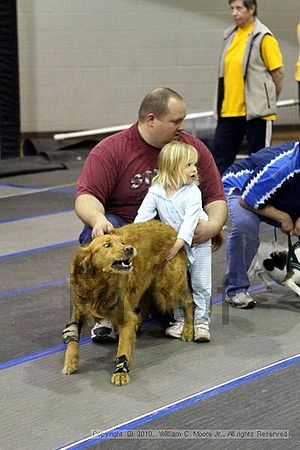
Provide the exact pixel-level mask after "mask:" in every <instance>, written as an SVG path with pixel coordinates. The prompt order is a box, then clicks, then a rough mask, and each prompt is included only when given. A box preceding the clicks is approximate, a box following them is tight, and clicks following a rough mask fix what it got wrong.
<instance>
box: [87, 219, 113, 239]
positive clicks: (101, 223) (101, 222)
mask: <svg viewBox="0 0 300 450" xmlns="http://www.w3.org/2000/svg"><path fill="white" fill-rule="evenodd" d="M113 228H114V227H113V225H112V224H111V223H110V222H109V221H108V220H107V219H106V217H105V216H102V215H101V216H99V217H98V218H97V220H96V223H95V225H94V227H93V229H92V238H93V239H94V238H95V237H97V236H103V235H104V234H108V233H109V232H110V231H112V230H113Z"/></svg>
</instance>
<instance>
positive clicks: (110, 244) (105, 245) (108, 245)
mask: <svg viewBox="0 0 300 450" xmlns="http://www.w3.org/2000/svg"><path fill="white" fill-rule="evenodd" d="M103 247H105V248H107V247H112V243H111V242H105V244H104V245H103Z"/></svg>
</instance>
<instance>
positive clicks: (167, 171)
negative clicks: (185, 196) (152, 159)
mask: <svg viewBox="0 0 300 450" xmlns="http://www.w3.org/2000/svg"><path fill="white" fill-rule="evenodd" d="M197 161H198V152H197V150H196V149H195V147H193V146H192V145H189V144H186V143H185V142H180V141H174V142H170V143H169V144H166V145H165V146H164V147H163V148H162V149H161V151H160V153H159V156H158V173H157V175H156V176H155V177H154V178H153V180H152V183H153V184H161V185H162V186H163V187H164V188H165V189H166V188H169V189H179V188H181V187H182V186H183V185H184V184H187V182H188V180H187V178H186V175H185V173H184V169H185V166H186V164H187V163H188V162H195V163H196V162H197Z"/></svg>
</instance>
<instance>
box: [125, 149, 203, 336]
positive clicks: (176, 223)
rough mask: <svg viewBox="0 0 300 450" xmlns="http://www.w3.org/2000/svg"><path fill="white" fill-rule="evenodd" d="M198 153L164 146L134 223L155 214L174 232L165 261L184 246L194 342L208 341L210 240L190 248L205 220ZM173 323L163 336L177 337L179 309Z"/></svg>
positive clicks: (180, 312)
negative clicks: (174, 240) (190, 295)
mask: <svg viewBox="0 0 300 450" xmlns="http://www.w3.org/2000/svg"><path fill="white" fill-rule="evenodd" d="M197 161H198V152H197V150H196V149H195V148H194V147H193V146H191V145H188V144H186V143H184V142H179V141H176V142H171V143H169V144H167V145H165V146H164V147H163V149H162V150H161V151H160V153H159V158H158V173H157V175H156V176H155V177H154V178H153V181H152V186H151V187H150V188H149V191H148V193H147V195H146V197H145V198H144V201H143V203H142V204H141V206H140V208H139V210H138V214H137V216H136V218H135V220H134V222H135V223H137V222H146V221H147V220H150V219H153V218H154V217H155V216H156V215H157V214H158V215H159V218H160V220H161V221H162V222H164V223H168V224H169V225H171V226H172V227H173V228H174V229H175V230H176V231H177V233H178V234H177V239H176V242H175V243H174V245H173V247H172V248H171V249H170V251H169V253H168V255H167V259H168V260H170V259H172V258H173V257H174V256H175V255H176V254H177V252H178V251H179V250H180V249H181V248H182V247H183V246H184V247H185V249H186V251H187V255H188V260H189V272H190V277H191V287H192V294H193V300H194V305H195V310H194V340H195V341H199V342H209V341H210V331H209V323H210V299H211V241H208V242H206V243H204V244H200V245H195V246H192V240H193V236H194V231H195V228H196V226H197V224H198V221H199V219H202V220H207V215H206V213H205V212H204V210H203V208H202V195H201V192H200V189H199V188H198V181H199V180H198V170H197ZM173 313H174V319H175V323H173V324H172V325H171V326H170V327H168V328H167V329H166V335H167V336H171V337H175V338H180V337H181V333H182V330H183V323H184V314H183V311H182V309H181V308H178V309H176V310H174V311H173Z"/></svg>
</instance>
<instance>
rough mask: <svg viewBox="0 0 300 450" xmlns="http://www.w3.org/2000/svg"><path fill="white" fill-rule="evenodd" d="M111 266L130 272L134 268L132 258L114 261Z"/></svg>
mask: <svg viewBox="0 0 300 450" xmlns="http://www.w3.org/2000/svg"><path fill="white" fill-rule="evenodd" d="M111 267H112V268H113V269H115V270H118V271H120V272H129V271H130V270H131V269H132V262H131V260H130V259H123V260H120V261H115V262H113V263H112V265H111Z"/></svg>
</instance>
